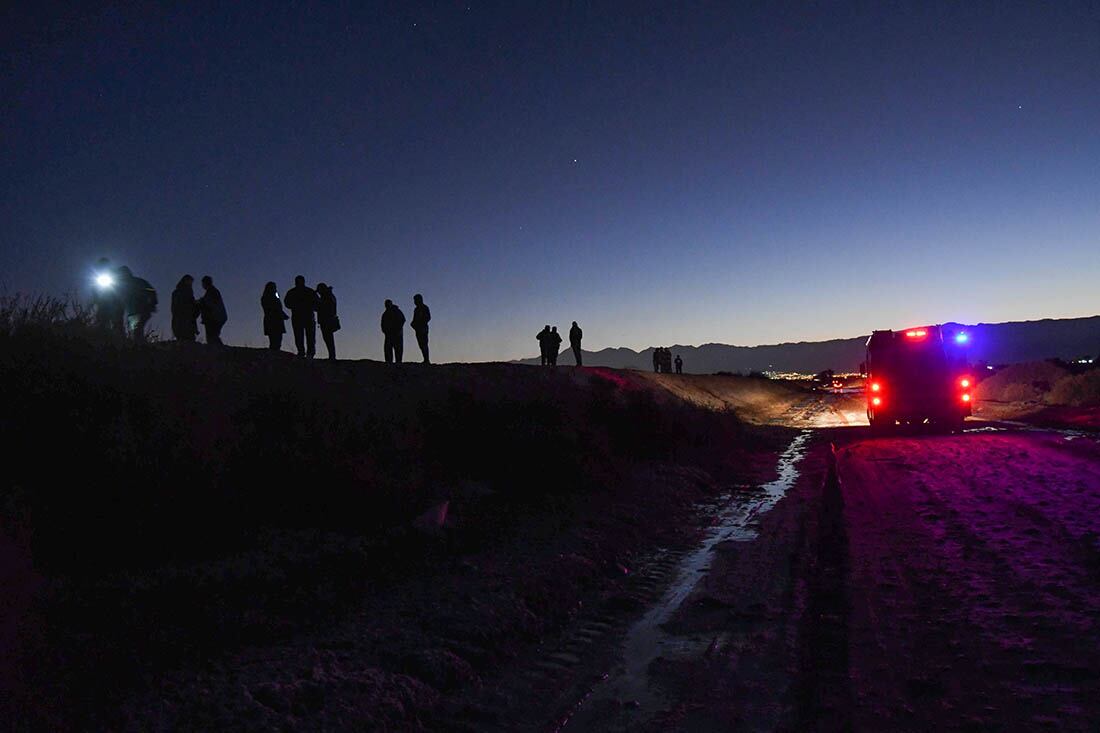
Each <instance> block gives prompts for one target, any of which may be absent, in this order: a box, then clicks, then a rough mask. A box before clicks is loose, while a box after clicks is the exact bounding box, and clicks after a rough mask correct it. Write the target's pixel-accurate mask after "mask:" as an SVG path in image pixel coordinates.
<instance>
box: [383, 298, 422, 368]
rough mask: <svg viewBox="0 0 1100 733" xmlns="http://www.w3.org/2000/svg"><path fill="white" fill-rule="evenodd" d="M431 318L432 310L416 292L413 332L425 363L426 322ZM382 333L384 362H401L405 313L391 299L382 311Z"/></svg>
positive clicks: (403, 348)
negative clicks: (383, 338)
mask: <svg viewBox="0 0 1100 733" xmlns="http://www.w3.org/2000/svg"><path fill="white" fill-rule="evenodd" d="M431 320H432V312H431V310H429V309H428V306H427V305H426V304H425V303H424V296H422V295H421V294H420V293H417V294H416V295H414V296H413V319H412V323H410V324H409V325H410V326H412V330H413V333H415V334H416V343H417V345H418V346H419V347H420V353H421V354H422V355H423V357H424V362H423V363H425V364H430V363H431V361H430V360H429V358H428V322H429V321H431ZM381 326H382V335H383V336H384V337H385V344H384V351H385V356H386V363H387V364H390V363H393V362H397V363H398V364H400V363H401V359H402V358H403V356H404V353H405V314H404V313H402V312H401V309H400V308H399V307H398V306H397V305H396V304H395V303H394V302H393V301H392V300H387V301H386V309H385V310H384V311H382V323H381Z"/></svg>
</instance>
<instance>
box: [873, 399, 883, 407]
mask: <svg viewBox="0 0 1100 733" xmlns="http://www.w3.org/2000/svg"><path fill="white" fill-rule="evenodd" d="M871 404H872V405H874V406H875V407H878V406H879V405H881V404H882V398H881V397H872V398H871Z"/></svg>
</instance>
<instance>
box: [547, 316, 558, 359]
mask: <svg viewBox="0 0 1100 733" xmlns="http://www.w3.org/2000/svg"><path fill="white" fill-rule="evenodd" d="M560 349H561V334H559V333H558V327H557V326H554V327H553V328H551V329H550V333H549V335H548V336H547V337H546V360H547V361H548V362H549V363H550V366H552V367H555V366H557V365H558V351H559V350H560Z"/></svg>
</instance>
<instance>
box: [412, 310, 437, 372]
mask: <svg viewBox="0 0 1100 733" xmlns="http://www.w3.org/2000/svg"><path fill="white" fill-rule="evenodd" d="M430 320H432V312H431V311H430V310H429V309H428V306H427V305H425V304H424V296H423V295H421V294H420V293H417V294H416V295H414V296H413V319H412V323H411V324H410V325H411V326H412V330H413V333H415V334H416V343H417V345H418V346H419V347H420V353H421V354H423V355H424V363H425V364H430V363H431V362H430V361H429V359H428V321H430Z"/></svg>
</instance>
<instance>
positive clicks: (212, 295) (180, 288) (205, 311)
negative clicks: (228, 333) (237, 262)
mask: <svg viewBox="0 0 1100 733" xmlns="http://www.w3.org/2000/svg"><path fill="white" fill-rule="evenodd" d="M194 284H195V278H193V277H191V276H190V275H184V276H183V277H181V278H180V281H179V282H178V283H176V289H175V290H173V291H172V335H173V336H175V337H176V340H177V341H194V340H195V337H196V336H198V335H199V326H198V324H197V323H196V321H197V320H198V319H199V318H200V317H201V318H202V325H203V328H204V329H205V330H206V343H208V344H211V345H214V346H220V345H221V343H222V328H224V327H225V324H226V322H227V321H228V320H229V314H228V313H227V312H226V310H225V301H224V300H222V294H221V291H220V290H218V289H217V288H216V287H214V278H212V277H210V276H209V275H203V278H202V289H203V291H204V292H203V296H202V297H201V298H199V299H198V300H196V299H195V290H194Z"/></svg>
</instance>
